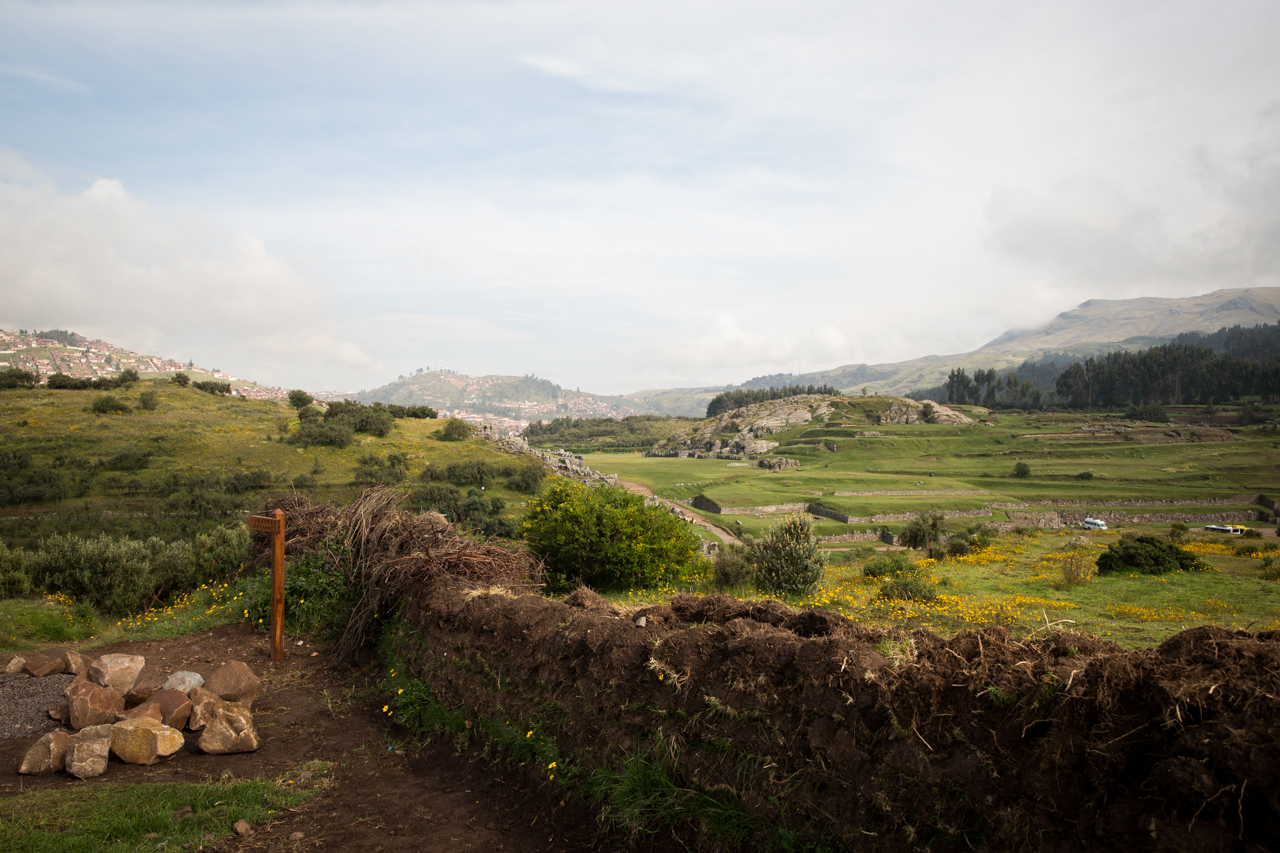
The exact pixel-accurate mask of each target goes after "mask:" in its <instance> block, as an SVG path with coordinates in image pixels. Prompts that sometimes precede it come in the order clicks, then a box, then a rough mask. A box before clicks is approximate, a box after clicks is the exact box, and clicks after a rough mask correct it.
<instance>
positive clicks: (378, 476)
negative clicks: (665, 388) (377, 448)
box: [354, 453, 409, 486]
mask: <svg viewBox="0 0 1280 853" xmlns="http://www.w3.org/2000/svg"><path fill="white" fill-rule="evenodd" d="M393 457H394V458H393ZM408 477H409V472H408V470H406V468H405V463H404V457H403V456H401V455H400V454H399V453H391V454H388V455H387V457H386V458H385V459H384V458H382V457H381V456H379V455H378V454H376V453H364V454H361V456H360V458H359V459H357V460H356V471H355V478H354V482H356V483H361V484H364V485H367V486H374V485H383V486H394V485H396V484H398V483H403V482H404V481H405V480H406V479H408Z"/></svg>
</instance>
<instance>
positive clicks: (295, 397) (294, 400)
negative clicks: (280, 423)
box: [289, 388, 316, 409]
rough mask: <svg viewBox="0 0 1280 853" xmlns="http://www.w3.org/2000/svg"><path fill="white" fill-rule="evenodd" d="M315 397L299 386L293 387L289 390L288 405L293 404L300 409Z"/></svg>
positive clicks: (313, 400)
mask: <svg viewBox="0 0 1280 853" xmlns="http://www.w3.org/2000/svg"><path fill="white" fill-rule="evenodd" d="M315 399H316V398H315V397H312V396H311V395H310V394H308V393H307V392H306V391H303V390H301V389H299V388H294V389H293V390H292V391H290V392H289V405H290V406H293V407H294V408H295V409H302V408H304V407H306V406H310V405H311V404H312V403H314V402H315Z"/></svg>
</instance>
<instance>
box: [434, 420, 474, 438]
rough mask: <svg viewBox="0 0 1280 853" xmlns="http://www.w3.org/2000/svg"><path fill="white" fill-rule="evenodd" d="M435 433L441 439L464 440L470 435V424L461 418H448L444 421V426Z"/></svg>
mask: <svg viewBox="0 0 1280 853" xmlns="http://www.w3.org/2000/svg"><path fill="white" fill-rule="evenodd" d="M436 434H437V435H439V436H440V440H441V441H464V440H466V439H468V438H470V437H471V424H469V423H467V422H466V421H464V420H463V419H462V418H449V419H448V420H446V421H445V422H444V428H443V429H441V430H440V432H438V433H436Z"/></svg>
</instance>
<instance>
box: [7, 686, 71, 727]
mask: <svg viewBox="0 0 1280 853" xmlns="http://www.w3.org/2000/svg"><path fill="white" fill-rule="evenodd" d="M72 681H75V676H73V675H65V674H64V675H47V676H45V677H44V678H32V677H31V676H29V675H21V674H16V675H5V674H4V673H0V738H9V737H26V736H27V735H31V734H35V733H36V732H39V731H43V730H44V729H47V728H49V727H50V726H52V725H53V724H54V722H53V720H51V719H49V709H50V708H52V707H53V706H55V705H59V704H61V703H62V702H63V700H65V699H66V690H67V685H68V684H70V683H71V682H72Z"/></svg>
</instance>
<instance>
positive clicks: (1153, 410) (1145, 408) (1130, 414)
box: [1124, 403, 1169, 424]
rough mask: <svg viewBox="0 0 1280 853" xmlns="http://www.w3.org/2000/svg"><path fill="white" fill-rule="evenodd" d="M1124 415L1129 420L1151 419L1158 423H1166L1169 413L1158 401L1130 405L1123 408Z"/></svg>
mask: <svg viewBox="0 0 1280 853" xmlns="http://www.w3.org/2000/svg"><path fill="white" fill-rule="evenodd" d="M1124 416H1125V418H1127V419H1128V420H1131V421H1151V422H1154V423H1159V424H1167V423H1168V422H1169V413H1168V412H1166V411H1165V410H1164V406H1161V405H1160V404H1159V403H1144V404H1143V405H1141V406H1130V407H1129V408H1128V409H1126V410H1125V413H1124Z"/></svg>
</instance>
